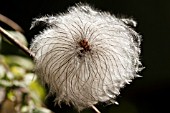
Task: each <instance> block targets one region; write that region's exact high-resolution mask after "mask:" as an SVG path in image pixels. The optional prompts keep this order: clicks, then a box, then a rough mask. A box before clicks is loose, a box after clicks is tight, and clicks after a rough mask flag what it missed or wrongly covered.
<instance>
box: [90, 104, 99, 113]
mask: <svg viewBox="0 0 170 113" xmlns="http://www.w3.org/2000/svg"><path fill="white" fill-rule="evenodd" d="M91 107H92V108H93V110H94V111H95V112H96V113H100V111H99V110H98V109H97V108H96V107H95V106H94V105H92V106H91Z"/></svg>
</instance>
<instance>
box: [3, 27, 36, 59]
mask: <svg viewBox="0 0 170 113" xmlns="http://www.w3.org/2000/svg"><path fill="white" fill-rule="evenodd" d="M0 33H2V35H4V36H5V37H6V39H7V40H8V41H10V42H11V43H12V44H14V45H15V46H17V47H19V48H20V49H21V50H22V51H23V52H25V53H26V54H27V55H29V56H31V57H32V58H34V55H33V53H31V51H30V50H29V49H28V48H27V47H26V46H24V45H22V44H21V43H20V42H19V41H18V40H17V39H15V38H14V37H13V36H12V35H11V34H9V33H8V32H7V31H6V30H5V29H3V28H2V27H0Z"/></svg>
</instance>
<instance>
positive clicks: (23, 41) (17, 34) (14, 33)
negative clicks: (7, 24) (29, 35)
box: [8, 31, 28, 46]
mask: <svg viewBox="0 0 170 113" xmlns="http://www.w3.org/2000/svg"><path fill="white" fill-rule="evenodd" d="M8 32H9V33H10V34H11V35H12V36H14V38H16V39H17V40H18V41H19V42H20V43H21V44H23V45H25V46H27V45H28V43H27V40H26V38H25V36H24V35H23V34H22V33H20V32H18V31H8Z"/></svg>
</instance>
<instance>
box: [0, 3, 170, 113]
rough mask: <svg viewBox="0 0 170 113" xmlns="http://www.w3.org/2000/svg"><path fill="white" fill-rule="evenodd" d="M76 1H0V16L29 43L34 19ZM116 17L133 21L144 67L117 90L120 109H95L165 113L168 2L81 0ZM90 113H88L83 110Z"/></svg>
mask: <svg viewBox="0 0 170 113" xmlns="http://www.w3.org/2000/svg"><path fill="white" fill-rule="evenodd" d="M79 1H80V0H27V1H26V0H1V2H0V13H1V14H3V15H5V16H7V17H8V18H10V19H12V20H13V21H15V22H16V23H18V24H19V25H20V26H21V27H22V28H23V29H24V31H25V33H24V34H25V36H26V37H27V39H28V41H29V43H30V41H31V39H32V37H29V36H30V35H29V28H30V25H31V21H32V19H33V18H35V17H39V16H43V15H45V14H55V13H61V12H65V11H66V10H67V8H68V7H69V6H72V5H74V4H75V3H78V2H79ZM81 2H82V3H83V2H85V3H89V4H91V5H92V6H94V7H96V8H98V9H101V10H103V11H109V12H111V13H112V14H115V15H117V16H120V15H125V16H127V17H133V18H134V19H135V20H136V21H137V22H138V26H137V28H136V30H137V31H138V32H139V33H140V34H141V35H142V36H143V41H142V45H141V48H142V54H141V60H142V63H143V65H144V66H145V67H146V68H145V69H144V70H143V71H142V72H141V75H142V76H143V77H142V78H136V79H135V80H134V81H133V82H132V84H130V85H127V86H126V87H125V88H124V89H122V90H121V94H120V96H119V97H118V98H117V100H118V102H119V104H120V105H118V106H117V105H107V106H106V105H104V104H100V105H98V106H97V107H98V108H99V110H101V111H102V113H165V112H168V111H169V105H170V104H169V101H170V97H169V96H170V35H169V33H170V1H169V0H124V1H123V0H81ZM47 103H48V106H49V108H50V109H53V110H55V111H56V113H66V112H68V113H71V112H75V111H74V110H72V108H69V107H66V106H65V105H63V106H62V108H59V107H56V108H55V109H54V108H53V107H52V100H50V99H49V100H48V102H47ZM83 112H84V113H92V110H84V111H83Z"/></svg>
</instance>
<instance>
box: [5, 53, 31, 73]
mask: <svg viewBox="0 0 170 113" xmlns="http://www.w3.org/2000/svg"><path fill="white" fill-rule="evenodd" d="M5 60H6V62H7V64H9V65H17V66H21V67H23V68H24V69H26V70H28V71H31V70H33V68H34V64H33V62H32V60H31V59H28V58H26V57H21V56H14V55H10V56H6V57H5Z"/></svg>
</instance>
